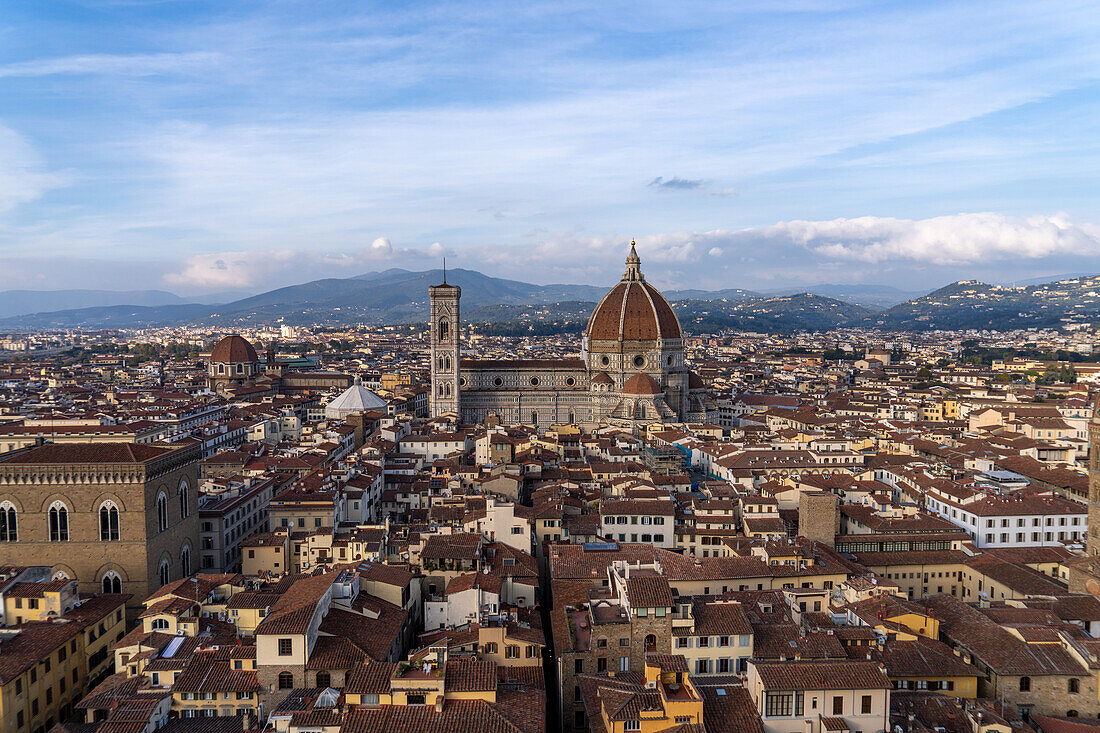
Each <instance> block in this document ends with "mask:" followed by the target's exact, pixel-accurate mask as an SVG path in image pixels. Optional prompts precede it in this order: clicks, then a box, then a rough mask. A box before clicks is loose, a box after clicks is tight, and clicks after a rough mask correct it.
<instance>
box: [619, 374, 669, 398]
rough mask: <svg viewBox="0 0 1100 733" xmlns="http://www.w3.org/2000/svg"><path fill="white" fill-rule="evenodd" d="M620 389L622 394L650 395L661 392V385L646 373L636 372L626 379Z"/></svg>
mask: <svg viewBox="0 0 1100 733" xmlns="http://www.w3.org/2000/svg"><path fill="white" fill-rule="evenodd" d="M621 391H622V393H623V394H629V395H645V396H650V395H655V394H661V385H659V384H657V380H656V379H654V378H653V377H651V376H649V375H648V374H642V373H638V374H635V375H634V376H633V377H631V378H630V379H628V380H626V382H625V383H624V384H623V388H622V390H621Z"/></svg>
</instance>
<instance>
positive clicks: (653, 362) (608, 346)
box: [429, 242, 710, 430]
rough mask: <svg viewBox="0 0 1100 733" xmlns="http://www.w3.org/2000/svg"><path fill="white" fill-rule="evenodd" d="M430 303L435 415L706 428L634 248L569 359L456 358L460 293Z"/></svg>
mask: <svg viewBox="0 0 1100 733" xmlns="http://www.w3.org/2000/svg"><path fill="white" fill-rule="evenodd" d="M429 295H430V298H431V329H432V337H431V349H432V354H431V357H432V371H431V377H432V393H431V400H432V414H433V415H435V416H438V415H442V414H445V413H448V412H453V413H458V415H459V418H460V419H461V420H462V421H464V422H476V423H484V422H486V421H487V420H489V419H492V420H494V421H499V422H503V423H521V424H529V425H536V426H538V427H541V428H546V427H549V426H551V425H561V424H566V423H579V424H601V423H610V424H612V425H617V426H620V427H624V428H629V429H633V430H639V429H640V428H642V427H643V426H645V425H649V424H653V423H665V422H705V421H706V420H707V413H708V409H710V408H709V407H708V405H709V400H708V398H707V397H706V390H705V389H704V385H703V382H702V380H701V379H699V377H698V376H697V375H695V374H694V373H692V372H691V371H689V370H688V368H687V365H686V364H685V363H684V339H683V332H682V331H681V329H680V322H679V320H678V319H677V318H676V313H675V312H673V310H672V306H670V305H669V303H668V301H667V300H665V298H664V296H663V295H661V293H660V291H658V290H657V288H655V287H653V286H652V285H651V284H649V283H648V282H646V279H645V275H643V274H642V270H641V260H640V259H639V257H638V253H637V252H636V251H635V249H634V243H633V242H632V243H631V245H630V255H629V257H627V260H626V272H625V273H624V274H623V277H622V280H621V281H620V282H619V283H618V284H617V285H615V287H613V288H611V290H610V291H608V293H607V295H605V296H604V297H603V299H602V300H601V301H600V303H599V305H597V306H596V309H595V311H593V313H592V317H591V318H590V319H589V321H588V327H587V328H586V329H585V334H584V339H583V341H582V346H581V353H580V355H579V356H578V358H575V359H508V360H499V359H462V360H460V359H459V328H460V325H461V323H460V313H459V300H460V298H461V295H462V291H461V289H460V288H457V287H455V286H452V285H447V284H446V283H444V284H442V285H437V286H434V287H432V288H430V290H429Z"/></svg>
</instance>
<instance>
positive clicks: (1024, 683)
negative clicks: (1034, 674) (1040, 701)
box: [1020, 677, 1031, 692]
mask: <svg viewBox="0 0 1100 733" xmlns="http://www.w3.org/2000/svg"><path fill="white" fill-rule="evenodd" d="M1030 691H1031V678H1030V677H1021V678H1020V692H1030Z"/></svg>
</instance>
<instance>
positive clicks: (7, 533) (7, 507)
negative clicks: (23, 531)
mask: <svg viewBox="0 0 1100 733" xmlns="http://www.w3.org/2000/svg"><path fill="white" fill-rule="evenodd" d="M18 522H19V520H18V519H17V518H16V512H15V504H12V503H11V502H10V501H3V502H0V542H16V541H18V540H19V524H18Z"/></svg>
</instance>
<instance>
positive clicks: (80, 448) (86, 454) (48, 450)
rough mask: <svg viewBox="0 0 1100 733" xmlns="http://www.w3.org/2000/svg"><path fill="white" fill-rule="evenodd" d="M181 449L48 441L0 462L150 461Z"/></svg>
mask: <svg viewBox="0 0 1100 733" xmlns="http://www.w3.org/2000/svg"><path fill="white" fill-rule="evenodd" d="M175 450H177V449H176V448H167V447H164V446H158V445H146V444H144V443H47V444H45V445H41V446H38V447H37V448H31V449H30V450H28V451H27V452H25V453H15V454H14V455H11V454H9V455H7V456H0V465H4V466H25V465H48V464H57V463H108V464H115V463H120V464H134V463H146V462H148V461H153V460H156V459H157V458H160V457H162V456H165V455H168V454H169V453H172V452H174V451H175Z"/></svg>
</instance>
